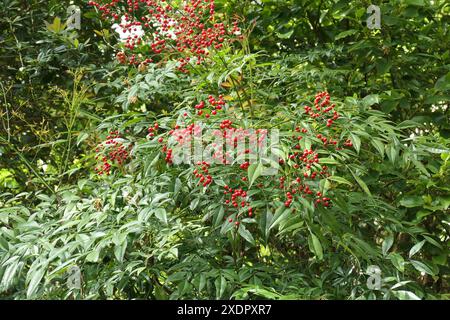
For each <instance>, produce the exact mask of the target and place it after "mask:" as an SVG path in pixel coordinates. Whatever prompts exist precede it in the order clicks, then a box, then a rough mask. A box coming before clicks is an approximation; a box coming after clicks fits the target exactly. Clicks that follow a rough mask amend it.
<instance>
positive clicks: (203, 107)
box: [194, 95, 225, 118]
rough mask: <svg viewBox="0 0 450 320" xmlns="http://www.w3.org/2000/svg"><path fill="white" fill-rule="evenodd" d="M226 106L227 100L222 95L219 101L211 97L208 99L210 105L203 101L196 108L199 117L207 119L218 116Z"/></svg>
mask: <svg viewBox="0 0 450 320" xmlns="http://www.w3.org/2000/svg"><path fill="white" fill-rule="evenodd" d="M224 106H225V100H224V99H223V96H222V95H220V96H219V98H218V99H216V98H215V97H214V96H212V95H210V96H209V97H208V104H207V103H205V101H203V100H202V101H200V103H198V104H197V105H196V106H195V107H194V108H195V109H196V110H197V115H198V116H202V115H203V116H204V117H205V118H209V117H211V116H215V115H217V113H218V112H219V111H221V110H222V109H223V107H224ZM205 111H206V112H205Z"/></svg>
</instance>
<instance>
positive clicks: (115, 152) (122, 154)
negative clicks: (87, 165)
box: [94, 131, 132, 175]
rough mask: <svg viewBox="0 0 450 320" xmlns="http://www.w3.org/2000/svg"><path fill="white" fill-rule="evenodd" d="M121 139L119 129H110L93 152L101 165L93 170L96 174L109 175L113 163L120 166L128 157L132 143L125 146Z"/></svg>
mask: <svg viewBox="0 0 450 320" xmlns="http://www.w3.org/2000/svg"><path fill="white" fill-rule="evenodd" d="M121 139H122V137H121V135H120V133H119V131H111V132H110V133H109V135H108V136H107V137H106V141H104V142H103V143H102V144H101V145H99V146H98V147H97V149H96V150H95V152H96V153H97V155H96V156H95V160H97V161H98V160H100V161H101V165H100V166H98V167H96V168H95V169H94V170H95V172H96V173H97V174H98V175H110V174H111V168H112V166H113V164H117V165H118V166H122V165H124V164H125V162H126V161H127V160H128V159H129V156H130V149H131V148H132V145H131V144H130V145H128V147H126V146H125V145H124V144H123V143H122V142H121V141H120V140H121Z"/></svg>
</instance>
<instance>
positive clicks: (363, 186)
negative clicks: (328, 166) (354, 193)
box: [350, 170, 372, 197]
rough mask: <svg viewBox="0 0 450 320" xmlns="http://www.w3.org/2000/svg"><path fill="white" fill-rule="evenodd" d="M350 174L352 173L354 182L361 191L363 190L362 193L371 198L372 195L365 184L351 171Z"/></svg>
mask: <svg viewBox="0 0 450 320" xmlns="http://www.w3.org/2000/svg"><path fill="white" fill-rule="evenodd" d="M350 172H351V173H352V175H353V177H354V178H355V180H356V182H358V184H359V186H360V187H361V189H363V190H364V192H365V193H366V194H367V195H368V196H369V197H372V194H371V193H370V190H369V188H368V187H367V185H366V183H365V182H364V181H363V180H362V179H361V178H360V177H358V176H357V175H356V174H355V173H353V171H352V170H350Z"/></svg>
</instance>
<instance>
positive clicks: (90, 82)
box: [0, 0, 450, 299]
mask: <svg viewBox="0 0 450 320" xmlns="http://www.w3.org/2000/svg"><path fill="white" fill-rule="evenodd" d="M71 3H74V4H76V5H78V6H79V7H80V8H81V10H82V24H81V30H76V29H72V30H69V29H68V28H67V26H66V25H65V24H64V22H65V21H66V19H67V12H66V9H67V7H68V5H69V3H68V1H56V0H55V1H48V0H45V1H44V0H27V1H22V0H4V1H2V3H1V4H0V9H1V10H0V67H1V68H0V119H1V123H0V297H1V298H3V299H16V298H38V299H48V298H56V299H68V298H70V299H99V298H116V299H132V298H148V299H188V298H189V299H216V298H217V299H218V298H222V299H230V298H233V299H253V298H268V299H447V298H448V297H449V296H448V294H449V284H448V278H449V272H448V271H449V266H448V255H449V248H448V240H449V221H448V216H449V206H450V193H449V189H450V187H449V186H450V183H449V182H450V179H449V173H450V145H449V144H450V122H449V121H450V117H449V97H450V50H449V49H450V48H449V46H448V43H450V30H449V27H448V26H449V17H450V15H449V13H450V5H449V4H448V3H447V1H440V0H439V1H429V0H402V1H375V2H374V3H373V4H377V5H379V6H380V8H381V12H382V27H381V29H380V30H369V29H368V28H367V26H366V19H367V13H366V9H367V7H368V6H369V5H370V4H371V3H370V2H369V1H360V0H355V1H339V0H330V1H327V0H317V1H306V0H304V1H303V0H259V1H242V0H240V1H234V0H228V1H225V0H216V1H215V3H216V15H217V16H218V17H220V18H221V19H223V20H224V21H232V20H233V19H237V20H238V22H239V25H240V27H241V29H242V35H243V37H242V39H240V40H233V41H230V42H229V43H227V44H225V45H224V47H223V48H222V49H220V50H214V51H213V52H212V53H211V56H210V57H209V58H208V59H207V61H206V62H205V63H204V64H201V65H199V66H193V67H192V70H191V72H189V73H187V74H185V73H182V72H179V71H178V70H177V68H176V63H175V62H174V61H171V60H170V57H167V58H164V59H163V61H164V63H161V62H158V63H150V64H149V65H148V66H146V67H143V66H130V65H124V64H120V63H119V62H118V61H117V59H116V53H117V52H118V51H120V50H122V49H121V48H119V47H120V43H119V42H118V39H117V33H115V32H114V31H113V30H112V29H111V23H110V22H108V21H106V20H104V19H102V18H101V15H100V14H99V12H98V10H96V9H95V8H93V7H92V6H88V5H87V3H86V2H85V1H72V2H71ZM142 50H143V51H142V52H143V53H146V51H145V50H147V49H145V48H144V49H142ZM321 91H328V92H329V93H330V94H331V100H332V102H333V103H335V104H336V110H337V112H339V114H340V118H339V119H338V120H336V121H335V123H334V124H333V126H332V127H327V126H326V122H320V121H318V120H314V119H311V118H309V117H308V115H307V113H306V112H305V110H304V106H305V105H310V106H312V105H313V101H314V96H315V94H316V93H317V92H321ZM209 95H213V96H214V97H216V98H217V97H218V96H219V95H223V96H224V97H225V101H226V106H225V110H224V112H220V113H219V114H218V115H217V116H216V117H212V118H211V119H210V120H209V122H208V123H209V124H210V125H211V126H212V127H214V126H216V127H217V126H218V125H219V124H220V123H222V121H224V120H230V121H232V122H233V125H234V126H235V127H243V128H267V129H270V128H278V129H280V130H281V131H282V132H283V135H282V146H283V148H282V149H281V150H280V155H281V156H282V157H283V158H284V160H285V163H284V164H283V165H281V167H280V168H281V171H280V172H281V173H280V176H283V177H285V178H286V179H288V181H290V180H292V181H293V180H294V179H295V177H297V176H298V175H299V174H303V171H299V170H298V168H296V167H295V161H290V159H289V155H290V154H292V153H293V152H295V150H294V149H295V148H296V143H292V139H291V138H292V137H294V138H297V136H298V135H299V133H298V132H297V131H296V130H295V128H296V127H301V128H307V132H305V134H304V135H303V139H302V140H301V141H300V142H299V143H300V148H301V150H304V149H314V151H315V152H317V154H319V155H320V159H321V160H320V164H321V165H325V166H327V167H328V170H329V175H328V176H323V177H321V178H320V179H317V180H314V181H310V182H308V185H311V188H315V189H317V190H320V192H321V193H322V194H323V196H324V197H329V198H330V199H331V200H330V205H329V206H327V207H326V206H322V205H318V206H315V205H314V199H310V198H308V197H307V198H302V199H298V200H297V201H294V203H293V204H292V205H290V206H286V205H285V201H286V188H278V187H277V188H276V189H275V190H274V188H273V187H274V184H275V182H274V181H273V180H271V179H272V178H270V177H263V176H260V174H259V173H258V167H257V166H251V167H250V168H248V169H247V170H243V169H241V168H240V167H239V166H227V167H226V168H225V169H224V167H221V166H216V167H214V166H212V167H211V168H210V169H209V171H210V174H211V175H212V176H213V177H214V181H213V183H211V185H209V186H207V187H204V186H203V185H198V184H197V182H198V179H197V178H196V177H195V176H193V175H192V171H193V170H194V169H195V168H191V167H188V166H184V167H183V166H170V165H168V164H167V163H166V161H165V160H164V156H165V155H164V154H163V153H162V152H161V143H159V142H158V140H159V139H160V138H162V139H163V140H164V141H167V138H168V136H169V132H170V130H171V129H173V127H174V126H175V125H176V124H181V123H183V122H184V121H186V122H187V123H188V124H190V123H193V122H194V121H198V120H200V119H202V120H203V121H205V119H204V117H200V116H198V115H197V114H196V113H195V112H196V111H195V109H194V106H195V105H196V104H197V103H199V102H200V101H202V100H206V101H207V100H208V96H209ZM184 113H186V114H187V116H186V117H185V116H184ZM155 122H157V123H158V124H159V127H160V128H159V129H158V130H156V132H155V136H153V137H148V131H147V130H148V128H149V127H153V126H154V123H155ZM116 130H117V131H118V132H119V133H120V138H121V143H123V145H125V146H128V145H132V146H133V148H132V151H131V154H130V157H128V158H127V159H126V161H125V163H123V164H117V163H116V164H113V168H112V171H111V175H109V176H105V175H102V176H99V175H98V174H97V173H96V171H95V168H96V167H98V165H99V163H98V161H97V159H96V156H97V154H98V153H101V152H102V151H101V150H100V151H99V150H97V151H96V149H97V148H98V146H99V145H100V144H101V143H102V142H103V141H106V140H108V139H110V138H107V136H110V135H111V133H110V132H111V131H116ZM317 134H322V135H324V136H327V137H331V136H332V137H334V139H336V140H337V141H339V144H338V147H341V148H333V147H330V146H326V145H324V144H323V143H322V141H321V140H320V138H318V137H317ZM343 143H347V144H348V145H349V146H351V147H344V146H343V145H342V144H343ZM100 165H101V163H100ZM197 169H199V168H197ZM299 172H300V173H299ZM242 177H246V178H247V181H243V180H242ZM278 178H279V177H277V179H278ZM244 180H245V179H244ZM276 183H277V184H278V181H277V182H276ZM286 184H287V183H286ZM224 185H230V186H231V187H232V188H233V189H235V188H236V189H238V188H244V189H245V190H247V192H248V193H249V197H250V198H251V203H252V208H253V210H254V211H253V214H252V216H249V215H248V214H247V212H245V217H244V216H243V213H242V212H241V211H239V212H236V211H232V210H231V211H230V210H229V209H228V207H227V205H226V204H225V202H224V201H225V199H226V197H227V195H224V194H223V191H224V189H223V187H224ZM230 217H231V219H233V223H230V222H229V220H228V219H229V218H230ZM239 217H241V218H239ZM236 219H241V220H239V221H240V225H239V226H237V227H236V226H235V224H234V222H235V221H236ZM371 265H376V266H378V267H379V268H380V270H381V276H382V278H383V281H382V287H381V290H371V289H369V288H368V287H367V279H368V278H369V277H370V274H367V268H368V267H369V266H371ZM72 266H78V267H79V268H80V269H81V271H82V287H81V289H74V288H70V287H68V286H67V285H66V282H67V277H68V270H69V269H70V268H71V267H72Z"/></svg>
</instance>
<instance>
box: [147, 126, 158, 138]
mask: <svg viewBox="0 0 450 320" xmlns="http://www.w3.org/2000/svg"><path fill="white" fill-rule="evenodd" d="M158 129H159V124H158V123H157V122H155V123H154V124H153V126H151V127H149V128H148V136H149V137H151V138H153V137H154V136H155V134H156V132H157V131H158Z"/></svg>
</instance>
